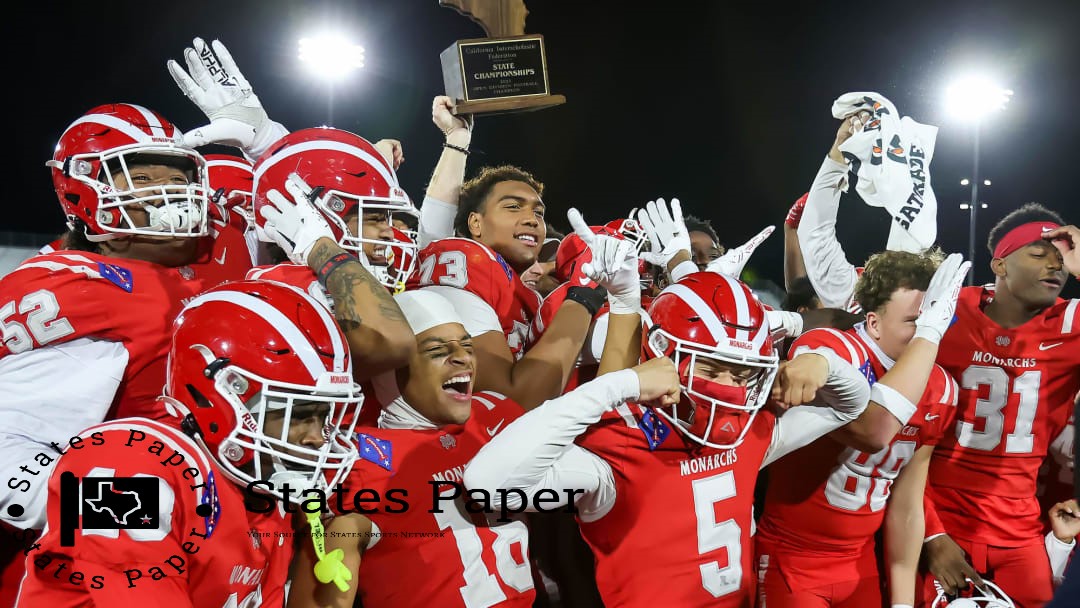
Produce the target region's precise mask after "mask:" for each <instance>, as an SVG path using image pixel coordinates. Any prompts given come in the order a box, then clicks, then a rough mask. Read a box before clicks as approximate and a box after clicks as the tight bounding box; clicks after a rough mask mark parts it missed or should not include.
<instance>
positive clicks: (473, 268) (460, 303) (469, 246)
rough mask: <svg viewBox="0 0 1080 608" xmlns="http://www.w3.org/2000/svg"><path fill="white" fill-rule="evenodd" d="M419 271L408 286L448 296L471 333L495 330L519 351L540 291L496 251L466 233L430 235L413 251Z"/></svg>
mask: <svg viewBox="0 0 1080 608" xmlns="http://www.w3.org/2000/svg"><path fill="white" fill-rule="evenodd" d="M418 257H419V266H420V272H418V273H414V274H413V275H412V277H411V278H410V280H409V289H418V288H428V289H433V290H434V291H437V292H438V293H439V295H441V296H443V297H445V298H447V299H448V300H450V302H451V303H453V304H454V309H455V310H456V311H457V313H458V314H459V315H461V317H462V319H463V320H464V321H465V329H466V331H468V332H469V333H470V334H472V335H473V336H479V335H480V334H483V333H487V332H489V331H501V332H502V333H503V334H504V335H505V336H506V343H507V345H509V346H510V351H511V352H513V353H514V357H515V358H520V357H521V355H522V354H524V347H525V345H526V342H527V340H528V335H529V323H530V322H531V321H532V318H533V317H534V316H535V315H536V311H537V310H538V309H539V308H540V295H539V294H537V293H536V292H535V291H533V290H531V289H529V288H528V287H526V286H525V284H524V283H522V282H521V278H520V277H518V275H517V273H516V272H514V270H513V269H512V268H510V265H509V264H507V263H506V260H504V259H503V257H502V256H501V255H499V254H498V253H495V252H494V251H492V250H491V248H489V247H488V246H486V245H484V244H482V243H478V242H476V241H474V240H471V239H463V238H449V239H441V240H438V241H435V242H434V243H432V244H430V245H428V246H427V247H425V248H423V249H422V250H421V251H420V253H419V254H418Z"/></svg>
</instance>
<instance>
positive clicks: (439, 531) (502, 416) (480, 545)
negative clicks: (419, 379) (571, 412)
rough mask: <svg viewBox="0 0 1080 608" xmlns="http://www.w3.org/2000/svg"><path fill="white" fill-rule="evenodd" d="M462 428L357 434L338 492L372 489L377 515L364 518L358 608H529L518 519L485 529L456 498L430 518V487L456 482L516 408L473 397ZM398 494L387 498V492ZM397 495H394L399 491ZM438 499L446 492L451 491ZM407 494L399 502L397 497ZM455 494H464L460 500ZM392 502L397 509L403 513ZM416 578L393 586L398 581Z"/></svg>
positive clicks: (483, 517) (524, 533)
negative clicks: (366, 533) (353, 458)
mask: <svg viewBox="0 0 1080 608" xmlns="http://www.w3.org/2000/svg"><path fill="white" fill-rule="evenodd" d="M472 405H473V407H472V415H471V416H470V417H469V420H468V421H467V422H466V423H465V424H462V425H453V426H443V427H440V428H437V429H384V428H377V429H376V428H358V429H357V446H358V448H359V450H360V454H361V458H360V460H358V461H357V463H356V465H355V466H354V467H353V469H352V471H351V472H350V474H349V477H348V478H347V480H346V482H345V484H344V486H345V489H346V490H347V491H349V492H355V491H357V490H359V489H361V488H363V489H365V490H367V489H370V490H374V491H375V492H377V493H378V495H379V499H380V500H379V502H378V503H374V502H371V503H365V504H364V507H365V508H367V509H378V510H379V512H377V513H370V514H365V515H366V517H368V518H369V519H370V520H371V521H372V523H373V524H374V525H373V526H372V531H373V532H378V533H379V534H380V536H377V537H375V538H372V539H371V540H370V541H367V542H368V545H367V548H366V549H365V551H364V555H363V558H362V560H361V562H360V571H359V581H358V584H359V588H358V589H359V597H360V599H361V601H362V602H363V604H364V606H365V607H367V608H380V607H384V606H389V607H395V608H396V607H398V606H421V605H433V606H448V607H450V606H460V607H463V608H483V607H487V606H496V605H497V606H523V607H526V606H532V603H533V599H534V597H535V591H534V590H533V580H532V571H531V569H530V565H529V553H528V550H529V548H528V547H529V536H528V529H527V527H526V525H525V523H524V522H523V521H519V520H516V519H515V520H511V521H509V522H498V521H495V520H496V518H497V517H498V513H495V514H484V513H468V512H466V511H465V510H464V507H463V504H464V502H465V501H464V500H463V499H462V498H458V499H456V500H455V501H453V502H449V501H444V502H440V503H439V505H438V506H439V510H441V511H442V513H433V512H431V511H433V510H435V507H436V504H435V501H434V499H433V492H434V491H435V487H434V486H433V485H432V482H442V481H445V482H453V483H457V484H459V485H460V484H461V480H462V474H463V472H464V470H465V465H466V464H467V463H468V462H469V461H470V460H471V459H472V458H473V456H475V455H476V452H477V451H479V450H480V448H481V447H482V446H483V445H484V444H485V443H487V442H488V441H489V440H490V439H491V437H493V436H494V435H495V434H496V433H498V432H499V431H500V430H501V429H504V428H506V426H507V425H508V424H510V423H511V422H512V421H513V420H515V419H516V418H517V417H519V416H520V415H521V412H522V410H521V407H520V406H518V405H517V404H516V403H514V402H512V401H510V400H508V399H507V398H506V397H504V396H502V395H499V394H498V393H492V392H479V393H475V394H474V395H473V402H472ZM393 490H399V491H398V492H394V493H393V494H391V495H390V499H388V498H387V493H388V492H392V491H393ZM402 491H403V492H402ZM439 491H440V492H441V493H443V494H444V495H448V494H451V493H452V492H453V487H452V486H451V485H449V484H447V485H442V486H440V488H439ZM406 493H407V494H406ZM461 494H462V495H463V496H464V492H462V493H461ZM394 498H396V499H397V500H399V501H404V502H405V503H407V504H408V505H409V506H408V509H407V510H405V511H404V512H398V513H392V512H388V511H387V510H388V509H389V510H397V511H401V509H402V505H401V503H400V502H395V501H394V500H392V499H394ZM403 572H406V573H410V572H411V573H422V575H418V576H409V577H408V581H407V582H406V580H405V579H402V573H403Z"/></svg>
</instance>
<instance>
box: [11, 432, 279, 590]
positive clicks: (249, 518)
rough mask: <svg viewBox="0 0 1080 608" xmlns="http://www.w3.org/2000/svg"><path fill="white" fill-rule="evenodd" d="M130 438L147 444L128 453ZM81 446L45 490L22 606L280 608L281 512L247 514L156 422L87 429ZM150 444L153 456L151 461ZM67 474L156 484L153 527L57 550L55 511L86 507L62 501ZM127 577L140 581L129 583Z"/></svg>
mask: <svg viewBox="0 0 1080 608" xmlns="http://www.w3.org/2000/svg"><path fill="white" fill-rule="evenodd" d="M133 430H134V431H138V432H141V433H144V434H145V438H144V439H143V440H142V441H133V442H131V445H130V446H128V445H125V444H127V443H128V442H129V437H130V435H131V432H132V431H133ZM80 436H81V437H83V438H84V441H83V443H82V444H81V447H80V448H79V449H73V448H69V449H68V450H67V452H66V453H65V455H64V456H63V457H61V458H60V460H59V462H58V464H57V466H56V470H55V471H54V473H53V476H52V478H51V479H50V480H49V507H48V512H49V526H48V530H47V531H46V532H45V535H44V536H43V537H42V538H41V539H40V540H39V541H38V545H40V546H38V547H34V548H31V549H30V551H29V553H28V555H27V557H26V570H27V577H26V578H25V579H24V580H23V583H22V588H21V589H20V591H19V598H20V599H19V603H18V605H19V606H50V607H52V608H75V607H91V606H237V607H240V606H243V607H252V608H253V607H255V606H263V605H265V606H281V605H282V603H283V601H284V586H285V580H286V578H287V577H288V567H289V561H290V560H291V558H292V540H293V539H292V536H291V527H290V525H289V520H288V519H287V518H286V517H285V514H284V512H283V511H281V510H280V507H274V508H273V509H272V511H271V512H270V513H266V514H260V513H255V512H252V511H250V510H248V509H247V508H245V505H244V495H243V490H242V489H241V487H240V486H238V485H236V484H234V483H233V482H232V481H230V480H229V478H227V477H225V475H224V474H223V473H222V472H221V470H220V469H219V468H218V467H217V466H216V465H215V464H214V463H213V462H212V461H211V460H210V459H209V458H208V457H207V456H206V454H205V453H204V452H203V451H202V449H201V448H200V447H199V446H198V445H196V444H195V443H194V442H193V441H192V440H191V439H190V438H188V437H187V436H186V435H184V434H183V433H181V432H179V431H176V430H174V429H172V428H171V427H167V426H165V425H163V424H160V423H158V422H154V421H151V420H146V419H139V418H125V419H121V420H114V421H111V422H107V423H105V424H102V425H99V426H95V427H91V428H88V429H86V430H85V431H84V432H83V433H81V434H80ZM155 443H157V444H158V447H157V448H156V450H157V451H153V452H152V451H150V450H151V449H154V448H153V447H152V446H153V445H154V444H155ZM161 446H164V447H161ZM173 453H176V454H178V456H175V457H172V460H174V461H179V458H180V457H181V456H182V457H183V464H182V465H179V466H172V465H162V464H161V463H162V461H163V460H164V459H166V458H167V457H169V456H170V455H172V454H173ZM64 472H71V473H74V474H75V475H76V476H77V477H78V478H79V479H80V480H83V478H85V477H147V476H149V477H154V478H157V479H158V508H159V515H158V518H159V519H158V527H157V528H156V529H153V530H150V529H126V530H108V529H79V530H76V531H75V539H74V546H71V547H63V546H61V544H60V542H61V541H60V527H61V519H60V510H61V503H62V502H64V501H76V503H77V504H84V503H83V501H81V500H80V495H79V493H76V495H75V496H62V495H61V491H60V485H61V482H60V474H61V473H64ZM82 483H84V484H85V483H86V482H85V480H84V481H83V482H82ZM83 498H85V497H83ZM269 500H270V499H269V497H267V501H269ZM204 503H208V504H211V505H213V507H214V508H213V511H212V512H211V514H210V516H208V517H202V516H200V515H198V514H197V513H196V511H195V509H196V507H198V506H199V505H201V504H204ZM166 560H170V563H171V564H177V565H179V566H180V568H179V569H182V570H183V571H182V572H179V571H178V568H174V567H173V566H172V565H170V563H166ZM153 568H160V572H161V573H163V574H164V575H165V576H164V577H163V578H162V577H161V576H160V574H156V572H157V571H154V570H152V569H153ZM133 569H137V570H139V571H140V572H139V573H141V577H137V576H136V573H134V572H128V573H125V571H130V570H133ZM58 570H59V575H57V574H56V573H57V571H58ZM76 572H78V573H81V574H82V577H81V579H80V580H81V582H77V584H76V583H72V582H70V579H69V577H71V576H72V575H73V574H74V573H76ZM155 575H157V577H158V579H159V580H154V577H155ZM129 578H134V580H132V581H130V582H129Z"/></svg>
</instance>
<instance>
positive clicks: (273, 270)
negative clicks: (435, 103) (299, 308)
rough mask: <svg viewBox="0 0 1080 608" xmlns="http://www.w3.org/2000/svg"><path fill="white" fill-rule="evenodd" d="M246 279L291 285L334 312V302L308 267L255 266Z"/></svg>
mask: <svg viewBox="0 0 1080 608" xmlns="http://www.w3.org/2000/svg"><path fill="white" fill-rule="evenodd" d="M244 278H246V279H252V280H255V279H258V280H261V281H277V282H278V283H285V284H286V285H292V286H293V287H296V288H297V289H300V290H303V291H304V292H305V293H307V294H308V295H309V296H311V297H313V298H315V300H316V301H318V302H320V303H322V304H324V305H325V306H326V307H327V308H328V309H330V310H331V311H333V310H334V301H333V299H331V298H330V294H329V293H327V291H326V288H325V287H323V286H322V285H321V284H320V283H319V278H318V277H317V276H315V271H314V270H312V269H311V268H310V267H308V266H301V265H300V264H292V263H290V262H285V263H282V264H275V265H273V266H256V267H255V268H252V269H251V270H249V271H248V273H247V276H246V277H244Z"/></svg>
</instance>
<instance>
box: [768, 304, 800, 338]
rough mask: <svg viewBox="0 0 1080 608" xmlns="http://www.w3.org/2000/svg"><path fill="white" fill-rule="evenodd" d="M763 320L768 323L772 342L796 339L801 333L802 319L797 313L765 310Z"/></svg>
mask: <svg viewBox="0 0 1080 608" xmlns="http://www.w3.org/2000/svg"><path fill="white" fill-rule="evenodd" d="M765 319H766V320H768V322H769V333H770V334H771V335H772V339H773V340H774V341H776V340H783V339H784V338H797V337H799V336H801V335H802V333H803V318H802V315H800V314H799V313H797V312H790V311H787V310H766V311H765Z"/></svg>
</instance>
